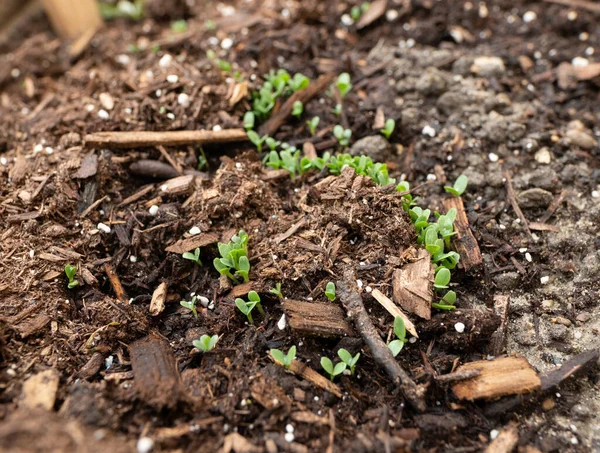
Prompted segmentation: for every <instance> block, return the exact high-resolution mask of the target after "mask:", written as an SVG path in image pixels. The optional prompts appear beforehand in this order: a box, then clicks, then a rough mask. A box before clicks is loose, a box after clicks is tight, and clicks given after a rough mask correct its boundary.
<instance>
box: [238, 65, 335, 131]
mask: <svg viewBox="0 0 600 453" xmlns="http://www.w3.org/2000/svg"><path fill="white" fill-rule="evenodd" d="M334 78H335V74H333V73H330V74H324V75H322V76H320V77H319V78H318V79H317V80H314V81H312V82H310V83H309V84H308V86H307V87H306V88H304V89H303V90H298V91H296V92H295V93H294V94H292V95H291V96H290V97H289V98H288V99H287V101H285V102H284V103H283V105H282V106H281V108H280V109H279V111H278V112H277V113H275V114H274V115H273V116H271V118H269V120H268V121H267V122H266V123H264V124H263V125H262V126H261V127H260V135H261V136H263V135H265V134H266V135H273V134H275V132H277V130H278V129H279V128H280V127H281V125H282V124H283V123H285V121H286V120H287V118H288V116H290V115H291V113H292V109H293V107H294V102H296V101H300V102H302V104H306V103H307V102H308V101H310V100H311V99H312V98H313V97H315V96H316V95H317V94H319V93H320V92H322V91H323V90H325V89H326V88H327V87H328V86H329V85H330V84H331V83H332V82H333V79H334ZM245 135H246V133H245V132H244V136H245Z"/></svg>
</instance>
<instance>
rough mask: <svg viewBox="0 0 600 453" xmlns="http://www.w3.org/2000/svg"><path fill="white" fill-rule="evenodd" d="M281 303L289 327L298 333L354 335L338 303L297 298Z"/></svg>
mask: <svg viewBox="0 0 600 453" xmlns="http://www.w3.org/2000/svg"><path fill="white" fill-rule="evenodd" d="M281 305H282V307H283V311H284V312H285V314H286V316H287V318H288V323H289V325H290V327H291V328H292V329H294V330H295V331H296V332H298V333H302V334H305V335H314V336H318V337H339V336H345V335H347V336H356V333H355V332H354V330H353V329H352V327H351V326H350V324H348V321H347V320H346V315H345V313H344V310H342V309H341V308H340V307H339V306H338V305H334V304H328V303H314V302H300V301H297V300H284V301H282V302H281Z"/></svg>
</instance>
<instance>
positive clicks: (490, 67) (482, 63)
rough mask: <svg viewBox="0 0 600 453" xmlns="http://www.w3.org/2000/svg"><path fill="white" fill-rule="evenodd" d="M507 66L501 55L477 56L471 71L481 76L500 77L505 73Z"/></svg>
mask: <svg viewBox="0 0 600 453" xmlns="http://www.w3.org/2000/svg"><path fill="white" fill-rule="evenodd" d="M504 71H506V68H505V66H504V62H503V61H502V58H500V57H485V56H484V57H477V58H475V60H474V61H473V65H472V66H471V72H473V73H475V74H478V75H480V76H481V77H498V76H501V75H502V74H504Z"/></svg>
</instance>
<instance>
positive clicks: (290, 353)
mask: <svg viewBox="0 0 600 453" xmlns="http://www.w3.org/2000/svg"><path fill="white" fill-rule="evenodd" d="M295 358H296V346H292V347H291V348H290V349H289V350H288V353H287V356H286V357H285V359H286V365H287V366H288V367H289V366H290V365H291V364H292V362H293V361H294V359H295Z"/></svg>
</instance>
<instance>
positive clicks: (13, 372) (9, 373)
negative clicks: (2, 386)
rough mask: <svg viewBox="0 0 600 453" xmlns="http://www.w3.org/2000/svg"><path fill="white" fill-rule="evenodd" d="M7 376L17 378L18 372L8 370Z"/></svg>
mask: <svg viewBox="0 0 600 453" xmlns="http://www.w3.org/2000/svg"><path fill="white" fill-rule="evenodd" d="M6 374H8V375H9V376H10V377H15V376H16V375H17V372H16V371H15V370H13V369H12V368H8V369H7V370H6Z"/></svg>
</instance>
